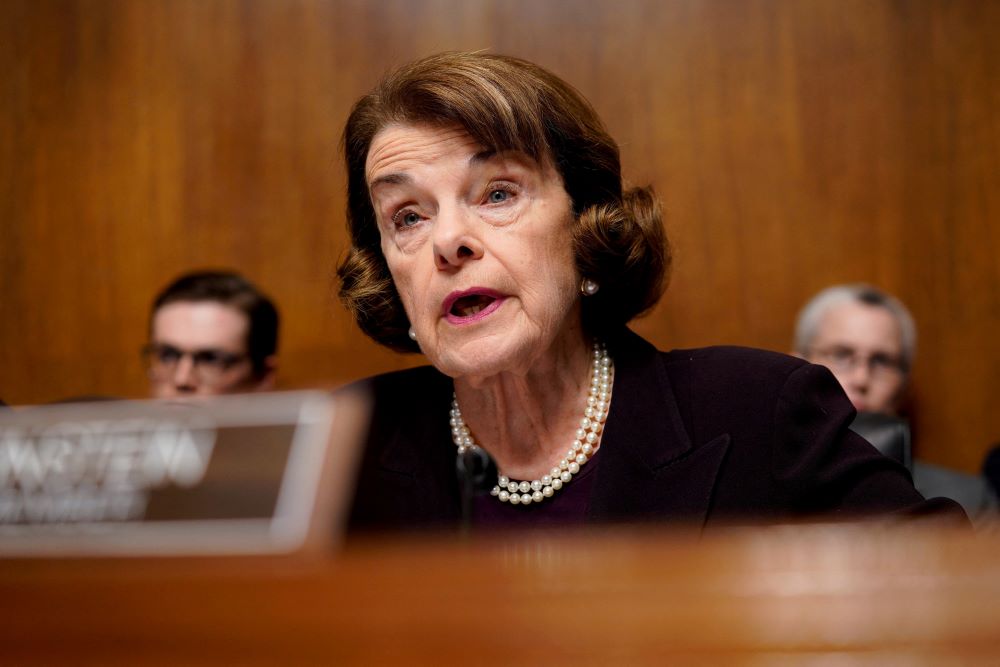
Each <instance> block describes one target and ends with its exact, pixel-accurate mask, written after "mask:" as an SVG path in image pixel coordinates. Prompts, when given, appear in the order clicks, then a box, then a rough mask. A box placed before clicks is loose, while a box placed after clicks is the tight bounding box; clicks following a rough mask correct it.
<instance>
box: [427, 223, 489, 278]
mask: <svg viewBox="0 0 1000 667" xmlns="http://www.w3.org/2000/svg"><path fill="white" fill-rule="evenodd" d="M483 250H484V248H483V243H482V240H481V239H480V238H479V236H478V235H477V234H476V229H475V220H473V219H472V215H471V213H469V212H467V211H464V210H461V209H457V210H442V211H439V213H438V217H437V220H435V223H434V259H435V263H436V264H437V268H438V269H441V270H442V271H446V270H448V269H456V268H458V267H460V266H462V264H464V263H465V262H467V261H470V260H474V259H479V258H480V257H482V256H483Z"/></svg>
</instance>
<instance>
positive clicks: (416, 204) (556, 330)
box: [365, 125, 582, 377]
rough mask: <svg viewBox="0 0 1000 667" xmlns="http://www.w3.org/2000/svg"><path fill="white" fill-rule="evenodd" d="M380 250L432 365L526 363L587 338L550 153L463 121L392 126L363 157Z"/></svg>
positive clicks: (523, 367) (478, 369)
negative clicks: (536, 155) (477, 132)
mask: <svg viewBox="0 0 1000 667" xmlns="http://www.w3.org/2000/svg"><path fill="white" fill-rule="evenodd" d="M365 171H366V177H367V182H368V187H369V191H370V194H371V199H372V204H373V206H374V208H375V214H376V218H377V220H378V228H379V233H380V234H381V239H382V253H383V254H384V256H385V259H386V262H387V263H388V265H389V271H390V272H391V273H392V278H393V281H394V282H395V284H396V289H397V290H398V291H399V295H400V297H401V298H402V301H403V306H404V307H405V308H406V313H407V315H408V316H409V318H410V322H411V324H412V326H413V328H414V330H415V332H416V335H417V342H418V343H419V344H420V348H421V350H422V351H423V352H424V354H425V355H426V356H427V357H428V359H430V361H431V363H433V364H434V365H435V366H437V367H438V369H440V370H441V371H442V372H444V373H445V374H447V375H450V376H452V377H464V376H469V377H476V376H479V377H485V376H489V375H494V374H496V373H499V372H505V371H512V372H521V373H523V372H526V371H527V370H528V369H529V368H530V367H531V365H532V364H533V363H534V362H535V360H537V359H538V358H539V357H540V356H542V355H544V354H558V353H559V350H560V348H564V347H566V346H568V345H572V344H574V343H577V344H578V343H579V342H580V341H581V340H582V334H581V331H580V313H579V301H578V291H577V288H578V285H579V280H580V278H579V275H578V273H577V270H576V264H575V261H574V257H573V249H572V242H571V226H572V224H573V215H572V204H571V201H570V198H569V195H567V194H566V190H565V189H564V188H563V184H562V179H561V178H560V176H559V173H558V172H557V171H556V170H555V168H554V167H553V166H552V165H551V164H550V163H549V162H548V161H546V163H545V164H538V163H537V162H535V161H534V160H532V159H531V158H529V157H528V156H526V155H524V154H522V153H518V152H505V153H494V152H490V151H486V150H484V148H483V147H482V146H480V145H479V144H478V143H477V142H476V141H475V140H474V139H472V138H471V137H470V136H469V135H468V134H467V133H466V132H465V131H464V130H462V129H460V128H454V127H453V128H439V127H431V126H425V125H390V126H387V127H385V128H383V129H382V130H381V131H380V132H379V133H378V134H376V135H375V138H374V139H373V141H372V144H371V148H370V149H369V151H368V160H367V163H366V166H365Z"/></svg>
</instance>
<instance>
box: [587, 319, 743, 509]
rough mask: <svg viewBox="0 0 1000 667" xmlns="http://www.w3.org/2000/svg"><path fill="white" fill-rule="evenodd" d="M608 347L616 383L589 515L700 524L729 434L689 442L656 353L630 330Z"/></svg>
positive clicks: (707, 505) (725, 449) (708, 505)
mask: <svg viewBox="0 0 1000 667" xmlns="http://www.w3.org/2000/svg"><path fill="white" fill-rule="evenodd" d="M612 350H613V354H614V360H615V385H614V390H613V392H612V398H611V408H610V411H609V415H608V421H607V426H606V427H605V430H604V435H603V436H602V438H601V450H600V451H601V453H600V457H601V459H600V464H599V467H598V469H597V471H596V479H595V480H594V492H593V494H592V496H591V504H590V509H589V513H588V520H590V521H593V522H602V521H615V522H637V521H652V520H655V521H659V522H663V521H668V522H674V521H676V522H681V523H687V524H695V525H698V526H702V525H704V523H705V519H706V517H707V516H708V512H709V509H710V507H711V502H712V492H713V489H714V487H715V480H716V477H717V475H718V473H719V469H720V466H721V464H722V461H723V460H724V458H725V455H726V452H727V451H728V448H729V435H728V434H721V435H719V436H717V437H715V438H713V439H712V440H710V441H709V442H706V443H703V444H700V445H699V446H695V443H693V442H692V441H691V438H690V437H689V435H688V432H687V429H686V428H685V427H684V423H683V420H682V419H681V414H680V411H679V409H678V407H677V401H676V398H675V395H674V389H673V387H672V385H671V382H670V378H669V376H668V374H667V371H666V368H665V366H664V360H663V356H662V355H661V354H660V353H659V352H658V351H657V350H656V348H654V347H653V346H652V345H650V344H649V343H648V342H646V341H645V340H643V339H642V338H640V337H639V336H637V335H636V334H634V333H632V332H631V331H627V332H626V333H625V334H624V335H623V336H621V337H620V338H619V339H618V340H617V341H615V342H614V343H613V344H612Z"/></svg>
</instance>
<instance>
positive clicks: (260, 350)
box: [150, 271, 279, 376]
mask: <svg viewBox="0 0 1000 667" xmlns="http://www.w3.org/2000/svg"><path fill="white" fill-rule="evenodd" d="M179 301H212V302H217V303H220V304H223V305H226V306H231V307H232V308H235V309H236V310H238V311H240V312H241V313H243V314H244V315H246V316H247V321H248V326H247V353H248V354H249V355H250V361H251V363H252V364H253V371H254V373H255V374H256V375H258V376H260V375H263V374H264V373H265V372H266V371H267V365H266V363H265V362H266V360H267V358H268V357H269V356H271V355H272V354H274V353H275V352H276V351H277V349H278V324H279V317H278V309H277V308H275V306H274V303H273V302H272V301H271V300H270V299H269V298H268V297H267V296H266V295H264V293H263V292H261V291H260V290H259V289H257V287H256V285H254V284H253V283H251V282H250V281H249V280H247V279H246V278H244V277H243V276H241V275H239V274H238V273H235V272H232V271H195V272H192V273H186V274H184V275H182V276H180V277H179V278H177V279H176V280H174V282H172V283H170V284H169V285H167V287H166V288H164V290H163V291H162V292H160V293H159V294H158V295H157V296H156V299H155V300H154V301H153V308H152V310H151V311H150V331H152V324H153V317H154V316H155V315H156V311H158V310H159V309H160V308H162V307H163V306H166V305H167V304H171V303H177V302H179Z"/></svg>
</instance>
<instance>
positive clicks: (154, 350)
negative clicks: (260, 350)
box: [142, 343, 247, 385]
mask: <svg viewBox="0 0 1000 667" xmlns="http://www.w3.org/2000/svg"><path fill="white" fill-rule="evenodd" d="M184 357H190V358H191V369H192V372H193V373H194V375H195V377H196V378H197V379H198V381H199V382H200V383H202V384H206V385H214V384H219V383H220V382H222V381H223V379H224V375H225V374H226V372H227V371H229V370H230V369H232V368H233V367H234V366H236V365H237V364H239V363H240V362H242V361H244V360H246V359H247V355H246V354H237V353H233V352H226V351H225V350H216V349H212V348H207V349H203V350H182V349H180V348H176V347H174V346H173V345H166V344H163V343H150V344H149V345H146V346H145V347H144V348H142V358H143V361H144V362H145V364H146V369H147V372H148V373H149V377H150V378H151V379H153V380H167V379H170V378H171V377H173V375H174V373H176V372H177V365H178V364H180V363H181V360H182V359H183V358H184Z"/></svg>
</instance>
